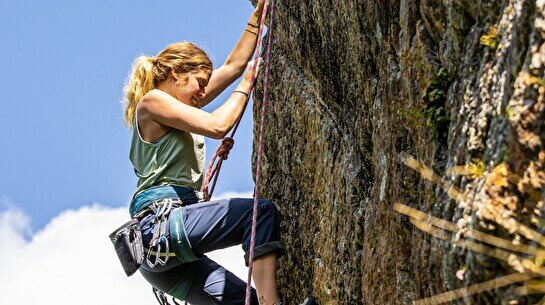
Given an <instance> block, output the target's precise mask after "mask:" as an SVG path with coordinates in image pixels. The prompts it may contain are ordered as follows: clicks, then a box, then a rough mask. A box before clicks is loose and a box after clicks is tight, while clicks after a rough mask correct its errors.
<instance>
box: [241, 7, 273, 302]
mask: <svg viewBox="0 0 545 305" xmlns="http://www.w3.org/2000/svg"><path fill="white" fill-rule="evenodd" d="M268 6H269V0H267V1H265V8H264V9H263V16H262V17H261V27H263V25H264V24H265V17H266V16H267V7H268ZM270 6H271V14H270V22H269V30H268V33H267V35H268V39H267V54H266V56H265V75H264V79H263V101H262V104H261V124H260V126H259V142H258V144H257V147H258V148H257V164H256V174H255V187H254V211H253V216H252V234H251V238H250V256H249V263H248V281H247V282H246V303H245V304H246V305H250V292H251V285H250V283H251V281H252V271H253V267H254V247H255V235H256V224H257V205H258V202H259V180H260V177H261V162H262V156H263V133H264V130H265V115H266V114H267V112H266V110H267V100H268V93H269V91H268V88H269V74H270V63H271V45H272V38H273V35H272V34H273V24H274V21H273V20H274V0H271V4H270Z"/></svg>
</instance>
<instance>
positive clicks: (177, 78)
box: [169, 69, 181, 82]
mask: <svg viewBox="0 0 545 305" xmlns="http://www.w3.org/2000/svg"><path fill="white" fill-rule="evenodd" d="M169 72H170V75H172V77H173V78H174V81H175V82H177V81H180V80H181V77H180V75H179V74H178V73H176V72H175V71H174V70H173V69H170V71H169Z"/></svg>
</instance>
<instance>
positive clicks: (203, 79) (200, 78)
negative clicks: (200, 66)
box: [198, 77, 210, 87]
mask: <svg viewBox="0 0 545 305" xmlns="http://www.w3.org/2000/svg"><path fill="white" fill-rule="evenodd" d="M198 79H199V80H200V81H201V82H202V83H203V84H204V86H205V87H206V86H208V82H209V81H210V79H208V80H206V79H205V78H204V77H198Z"/></svg>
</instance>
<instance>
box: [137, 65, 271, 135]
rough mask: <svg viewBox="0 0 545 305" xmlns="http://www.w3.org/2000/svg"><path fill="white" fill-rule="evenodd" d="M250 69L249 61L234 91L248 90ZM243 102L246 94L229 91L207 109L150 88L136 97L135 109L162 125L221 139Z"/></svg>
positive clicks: (247, 91)
mask: <svg viewBox="0 0 545 305" xmlns="http://www.w3.org/2000/svg"><path fill="white" fill-rule="evenodd" d="M260 65H261V60H260V61H259V63H258V65H257V70H258V71H257V72H259V67H260ZM253 73H254V69H253V63H252V62H250V63H249V64H248V70H247V72H246V74H245V75H244V77H243V78H242V80H241V82H240V84H239V85H238V86H237V88H236V89H235V91H242V92H245V93H247V94H249V92H250V88H251V85H252V84H251V76H252V74H253ZM247 102H248V99H247V97H246V95H244V94H242V93H240V92H233V93H232V94H231V95H230V96H229V98H228V99H227V101H225V103H223V105H221V106H220V107H219V108H218V109H216V110H214V111H213V112H211V113H208V112H206V111H204V110H201V109H199V108H196V107H192V106H189V105H186V104H184V103H182V102H180V101H178V100H177V99H175V98H174V97H172V96H171V95H169V94H168V93H166V92H164V91H161V90H152V91H150V92H149V93H148V94H146V96H144V97H143V98H142V100H141V101H140V105H139V107H140V108H139V113H140V111H141V112H143V113H145V114H146V116H148V117H149V118H150V119H152V120H153V121H155V122H157V123H159V124H162V125H165V126H169V127H172V128H176V129H179V130H183V131H187V132H191V133H196V134H200V135H203V136H206V137H210V138H213V139H221V138H223V137H224V136H225V135H226V134H227V133H228V132H229V131H230V130H231V128H233V126H234V124H235V123H236V121H237V119H238V117H239V116H240V115H241V114H242V111H243V110H244V108H245V105H246V103H247Z"/></svg>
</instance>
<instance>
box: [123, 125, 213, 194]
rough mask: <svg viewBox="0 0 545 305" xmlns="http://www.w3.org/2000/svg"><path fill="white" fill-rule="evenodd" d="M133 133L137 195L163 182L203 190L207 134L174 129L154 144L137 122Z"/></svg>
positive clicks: (132, 160) (132, 155)
mask: <svg viewBox="0 0 545 305" xmlns="http://www.w3.org/2000/svg"><path fill="white" fill-rule="evenodd" d="M135 119H136V118H135ZM132 133H133V135H132V140H131V149H130V152H129V159H130V160H131V162H132V165H133V167H134V172H135V174H136V175H137V176H138V184H137V189H136V191H135V195H136V194H138V193H140V192H141V191H143V190H145V189H147V188H150V187H153V186H160V185H180V186H186V187H191V188H193V189H195V190H199V189H200V187H201V184H202V179H203V171H204V158H205V147H204V137H203V136H201V135H196V134H192V133H189V132H185V131H181V130H177V129H172V130H171V131H170V132H168V133H167V134H166V135H164V136H163V137H162V138H161V139H159V140H158V141H155V142H153V143H152V142H147V141H145V140H144V139H143V138H142V136H141V134H140V131H139V128H138V124H136V123H135V124H134V126H133V130H132Z"/></svg>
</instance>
